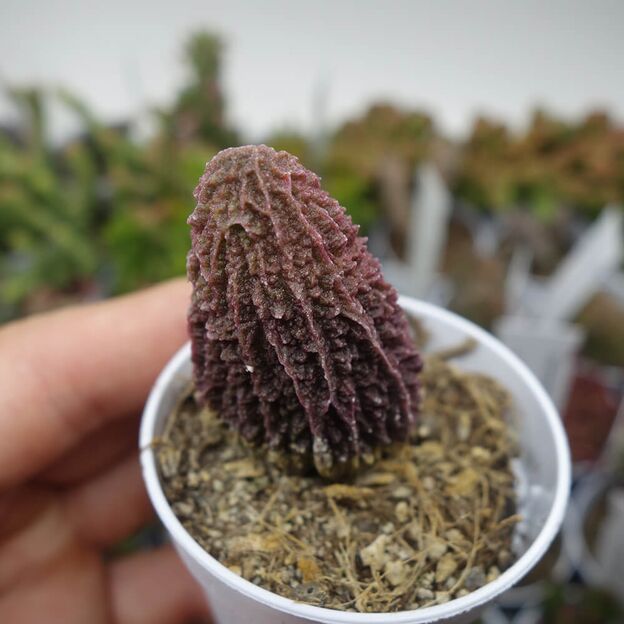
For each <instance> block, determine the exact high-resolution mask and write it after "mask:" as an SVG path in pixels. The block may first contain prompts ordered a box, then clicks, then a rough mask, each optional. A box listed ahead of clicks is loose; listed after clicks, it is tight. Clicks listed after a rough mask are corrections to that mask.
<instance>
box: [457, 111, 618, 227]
mask: <svg viewBox="0 0 624 624" xmlns="http://www.w3.org/2000/svg"><path fill="white" fill-rule="evenodd" d="M453 188H454V190H455V192H456V193H457V195H459V196H460V197H462V198H464V199H466V200H469V201H470V202H471V203H473V204H475V205H477V206H481V207H483V208H488V209H494V210H505V209H513V208H514V207H518V206H528V207H529V208H530V209H531V210H532V212H533V213H534V214H536V216H538V217H540V218H543V219H550V218H552V217H553V216H554V214H555V211H556V209H557V207H558V206H560V205H562V204H567V205H568V206H570V207H572V208H574V209H576V210H580V211H583V212H584V213H586V214H588V215H593V214H595V213H597V212H598V211H599V210H601V209H602V208H603V207H604V206H605V205H606V204H608V203H611V202H620V203H621V202H623V201H624V129H622V128H619V127H617V126H616V125H615V123H614V122H613V121H612V120H611V119H610V118H609V117H608V116H607V115H606V114H604V113H593V114H590V115H588V116H587V117H586V118H584V119H583V120H581V122H580V123H577V124H573V123H569V122H564V121H561V120H558V119H556V118H554V117H553V116H551V115H548V114H547V113H545V112H544V111H537V112H536V113H535V114H534V115H533V119H532V121H531V123H530V125H529V127H528V129H527V130H526V131H525V132H521V133H517V134H514V133H512V132H511V131H510V130H508V129H507V128H506V127H505V126H504V125H502V124H499V123H496V122H493V121H490V120H487V119H479V120H477V122H476V123H475V125H474V127H473V129H472V132H471V135H470V136H469V138H468V140H467V141H466V142H465V144H464V145H463V146H461V147H460V161H459V165H458V171H457V176H456V178H455V181H454V185H453Z"/></svg>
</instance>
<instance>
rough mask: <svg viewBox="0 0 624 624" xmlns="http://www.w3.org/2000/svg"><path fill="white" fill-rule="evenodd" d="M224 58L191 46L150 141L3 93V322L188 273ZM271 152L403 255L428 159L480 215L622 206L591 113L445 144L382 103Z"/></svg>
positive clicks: (279, 136)
mask: <svg viewBox="0 0 624 624" xmlns="http://www.w3.org/2000/svg"><path fill="white" fill-rule="evenodd" d="M222 52H223V45H222V42H221V40H220V38H219V37H217V36H215V35H214V34H210V33H205V32H200V33H196V34H195V35H193V36H192V37H191V38H190V39H189V41H188V43H187V45H186V46H185V60H186V67H187V82H186V84H185V85H184V86H183V88H182V89H181V91H180V93H179V94H178V95H177V97H174V98H173V102H174V103H173V105H172V106H171V107H170V108H168V109H165V110H159V111H157V112H155V113H152V114H154V115H155V118H156V122H157V123H156V132H154V133H153V135H152V137H151V138H150V139H149V140H147V141H145V140H144V141H139V140H137V139H136V138H135V137H134V135H133V131H134V127H133V126H132V125H131V124H127V125H125V126H124V125H120V126H117V127H108V126H106V125H104V124H102V123H101V122H100V121H99V120H98V119H97V118H96V117H95V115H94V114H93V113H92V112H91V110H90V109H89V108H88V107H87V106H86V105H85V104H84V103H83V102H82V101H81V100H80V99H79V98H77V97H76V96H75V95H73V94H70V93H67V92H60V93H59V92H54V93H52V92H49V91H44V90H42V89H39V88H36V87H35V88H22V89H12V90H10V91H8V92H7V95H8V96H9V97H10V98H11V99H12V101H13V103H14V106H15V109H16V111H18V112H19V115H20V120H19V123H17V124H13V125H11V126H4V127H2V126H0V319H6V318H10V317H13V316H17V315H20V314H23V313H27V312H28V311H30V310H33V309H38V308H41V307H49V306H50V305H54V304H55V303H56V302H57V301H59V300H65V299H66V298H67V297H69V298H85V297H97V296H101V295H104V294H109V293H117V292H123V291H127V290H131V289H133V288H136V287H139V286H141V285H143V284H147V283H150V282H154V281H157V280H160V279H163V278H166V277H168V276H171V275H177V274H181V273H183V271H184V264H185V256H186V251H187V248H188V244H189V242H188V232H187V226H186V218H187V216H188V214H189V213H190V211H191V210H192V208H193V204H194V201H193V198H192V190H193V188H194V187H195V185H196V183H197V179H198V177H199V176H200V174H201V172H202V171H203V168H204V165H205V162H206V161H207V160H208V159H210V158H211V156H212V155H213V154H214V153H215V152H216V151H217V150H219V149H221V148H224V147H228V146H231V145H236V144H239V135H238V133H237V132H236V129H235V128H233V127H232V126H231V125H230V124H229V123H228V122H227V106H226V102H225V99H224V96H223V92H222V89H221V60H222ZM52 100H54V101H55V102H56V103H57V104H58V103H60V104H61V105H62V106H63V107H65V109H66V110H67V111H70V112H71V114H73V115H74V116H75V117H76V118H77V119H78V120H79V122H80V126H81V131H80V133H79V134H78V135H77V136H75V137H74V138H72V139H71V140H70V141H68V142H66V143H65V144H64V145H62V146H61V147H57V146H53V144H52V143H51V142H50V141H49V138H48V132H47V115H46V110H47V109H48V105H49V103H50V102H51V101H52ZM146 114H149V113H147V112H146ZM265 142H266V143H267V144H269V145H271V146H273V147H275V148H276V149H285V150H287V151H289V152H291V153H293V154H295V155H296V156H298V157H299V158H300V159H301V161H302V162H303V163H304V164H305V165H306V166H307V167H309V168H311V169H313V170H315V171H317V172H318V173H319V174H320V175H321V177H322V182H323V186H324V188H325V189H326V190H327V191H328V192H329V193H331V194H332V195H333V196H334V197H336V199H338V201H340V203H341V204H342V205H343V206H345V207H346V208H347V210H348V211H349V213H350V214H351V216H352V217H353V219H354V221H355V222H356V223H359V224H360V225H361V226H362V231H363V233H366V232H367V231H370V230H371V229H372V228H374V227H375V226H376V225H377V224H378V223H380V222H384V224H385V226H386V227H387V229H388V231H389V232H390V236H391V244H392V246H393V248H394V250H395V252H396V253H398V254H399V255H401V253H402V242H401V241H402V240H403V238H404V233H405V230H406V219H407V218H408V214H409V202H410V194H411V191H412V186H413V179H414V170H415V168H416V166H417V165H418V164H420V163H422V162H425V161H429V160H434V161H436V162H437V163H438V164H439V165H441V167H442V169H443V171H444V173H445V175H446V178H447V180H448V183H449V184H450V186H451V188H452V189H453V191H454V193H455V195H456V196H457V197H458V198H459V199H460V200H463V201H464V202H467V203H469V204H471V205H472V206H473V207H476V208H479V209H482V210H485V211H488V212H497V211H504V210H505V211H511V210H514V209H516V208H519V207H521V208H522V209H523V212H524V214H525V215H529V217H530V218H532V219H536V220H538V221H542V222H550V221H552V220H553V218H554V217H555V216H557V215H561V214H564V213H565V214H581V215H583V216H585V217H590V218H591V217H592V216H593V215H595V214H596V212H597V211H598V210H599V209H601V208H602V207H603V206H604V205H605V204H606V203H608V202H616V203H623V202H624V129H622V128H619V127H617V126H616V124H615V123H614V122H613V121H612V120H611V119H610V118H609V117H608V116H607V115H605V114H601V113H595V114H592V115H589V116H587V117H586V118H585V119H582V120H581V121H580V122H578V123H573V122H571V121H562V120H559V119H556V118H555V117H553V116H552V115H549V114H546V113H544V112H542V111H538V112H536V113H535V114H534V116H533V119H532V121H531V123H530V124H529V126H528V128H527V129H526V130H524V131H522V132H512V131H511V130H510V129H508V128H507V127H505V126H504V125H502V124H500V123H497V122H495V121H492V120H488V119H480V120H478V121H477V122H476V124H475V126H474V128H473V130H472V132H471V134H470V136H469V137H468V138H467V139H466V140H465V141H463V142H454V143H453V142H451V141H448V140H446V139H445V138H444V137H442V136H441V135H440V133H439V132H438V131H437V130H436V128H435V126H434V123H433V121H432V119H431V118H430V117H429V116H427V115H426V114H423V113H422V112H419V111H418V110H414V109H408V108H400V107H397V106H394V105H392V104H389V103H379V104H376V105H374V106H372V107H370V108H369V109H368V110H366V111H365V112H364V113H363V114H362V115H360V116H358V117H357V118H354V119H352V120H348V121H347V122H345V123H344V124H342V125H341V126H339V127H337V128H334V129H333V131H331V132H327V131H323V132H320V131H319V133H318V134H317V135H316V136H314V135H313V136H307V135H305V134H302V133H301V132H299V131H298V130H297V129H296V128H295V129H288V130H283V131H280V132H276V133H274V134H273V135H271V136H269V137H267V138H266V140H265ZM562 207H563V208H565V211H564V212H562V210H561V208H562ZM554 222H556V220H555V221H554ZM457 265H458V266H461V265H462V262H461V261H460V262H458V263H457ZM465 303H466V306H467V307H470V305H471V303H470V300H466V302H465ZM486 316H487V315H486ZM600 324H601V323H600V322H597V326H600ZM596 336H598V334H596ZM596 340H598V338H596Z"/></svg>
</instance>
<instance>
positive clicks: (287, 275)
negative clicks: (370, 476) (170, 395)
mask: <svg viewBox="0 0 624 624" xmlns="http://www.w3.org/2000/svg"><path fill="white" fill-rule="evenodd" d="M195 198H196V200H197V206H196V208H195V210H194V212H193V214H192V215H191V216H190V218H189V224H190V226H191V241H192V245H191V250H190V252H189V255H188V275H189V278H190V280H191V282H192V284H193V296H192V303H191V308H190V311H189V327H190V333H191V341H192V350H193V366H194V379H195V385H196V391H197V396H198V399H199V400H200V402H202V403H203V404H206V405H208V406H209V407H211V408H212V409H214V410H215V411H216V412H217V413H218V414H219V416H220V418H221V419H223V420H224V421H226V422H227V423H229V424H230V425H232V426H233V427H235V428H236V429H237V430H238V431H239V432H240V434H241V435H242V436H243V437H244V438H245V439H247V440H249V441H250V442H253V443H258V444H266V445H267V446H268V447H269V448H271V449H276V450H278V451H282V452H284V453H287V454H293V455H296V456H303V457H312V458H313V460H314V464H315V466H316V468H317V470H318V471H319V473H320V474H321V475H324V476H331V475H334V474H336V473H337V470H338V469H339V468H340V467H344V466H346V465H348V464H352V463H353V462H354V461H355V462H357V460H358V458H360V457H361V456H362V455H365V454H369V453H371V452H372V451H373V450H374V449H376V448H379V447H381V446H384V445H387V444H390V443H392V442H395V441H404V440H406V438H407V437H408V435H409V431H410V428H411V426H412V425H413V423H414V421H415V418H416V415H417V409H418V397H419V382H418V373H419V371H420V369H421V367H422V363H421V359H420V357H419V354H418V353H417V351H416V349H415V347H414V344H413V340H412V339H411V337H410V335H409V328H408V322H407V319H406V317H405V315H404V313H403V311H402V310H401V308H400V307H399V305H398V302H397V293H396V291H395V290H394V288H393V287H392V286H390V285H389V284H388V283H387V282H386V281H385V280H384V278H383V276H382V273H381V267H380V264H379V261H378V260H377V259H376V258H375V257H374V256H373V255H371V254H370V252H369V251H368V250H367V247H366V239H365V238H363V237H360V236H358V227H357V226H356V225H354V224H353V223H352V221H351V219H350V218H349V217H348V216H347V215H346V213H345V210H344V208H342V207H341V206H340V205H339V204H338V202H337V201H335V200H334V199H333V198H332V197H330V196H329V195H328V194H327V193H326V192H325V191H323V190H322V188H321V185H320V180H319V178H318V177H317V176H316V175H315V174H314V173H312V172H311V171H308V170H307V169H306V168H305V167H303V166H302V165H301V163H300V162H299V161H298V160H297V159H296V158H295V157H293V156H291V155H290V154H288V153H287V152H275V151H274V150H273V149H271V148H269V147H266V146H263V145H261V146H246V147H239V148H232V149H227V150H224V151H222V152H220V153H219V154H217V155H216V156H215V157H214V158H213V159H212V160H211V161H210V162H209V163H208V164H207V166H206V171H205V173H204V175H203V176H202V177H201V179H200V182H199V185H198V187H197V189H196V190H195ZM338 471H339V470H338Z"/></svg>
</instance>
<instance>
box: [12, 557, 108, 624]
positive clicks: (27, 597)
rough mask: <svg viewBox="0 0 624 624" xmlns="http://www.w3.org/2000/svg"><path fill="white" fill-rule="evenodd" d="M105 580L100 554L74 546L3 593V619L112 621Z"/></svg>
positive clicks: (51, 623)
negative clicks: (108, 607) (109, 613)
mask: <svg viewBox="0 0 624 624" xmlns="http://www.w3.org/2000/svg"><path fill="white" fill-rule="evenodd" d="M104 580H105V579H104V572H103V569H102V566H101V564H100V560H99V557H98V555H97V553H94V552H90V551H86V550H82V549H80V548H79V547H77V546H74V547H73V548H71V549H68V550H67V551H66V552H64V555H63V556H62V557H59V558H57V559H55V560H54V561H53V562H50V564H49V565H48V566H47V567H43V568H41V569H40V570H39V571H38V573H37V574H33V575H32V576H29V577H28V578H27V579H24V580H23V582H20V583H18V584H17V585H16V586H14V587H11V590H10V591H7V592H3V593H0V622H3V623H4V622H6V623H7V624H9V623H11V624H12V623H16V624H38V623H39V622H46V624H84V622H89V624H106V623H109V622H110V618H109V615H108V612H107V611H108V609H107V604H106V600H107V595H106V593H105V589H106V585H105V583H104Z"/></svg>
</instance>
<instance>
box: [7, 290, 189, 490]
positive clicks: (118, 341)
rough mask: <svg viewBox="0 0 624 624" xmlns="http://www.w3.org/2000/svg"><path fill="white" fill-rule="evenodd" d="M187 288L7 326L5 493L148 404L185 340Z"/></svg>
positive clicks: (78, 309)
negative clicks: (97, 431) (151, 390)
mask: <svg viewBox="0 0 624 624" xmlns="http://www.w3.org/2000/svg"><path fill="white" fill-rule="evenodd" d="M188 288H189V287H188V285H187V284H186V283H185V282H183V281H182V280H175V281H172V282H168V283H166V284H164V285H161V286H157V287H154V288H150V289H148V290H145V291H143V292H140V293H138V294H134V295H128V296H125V297H121V298H119V299H114V300H111V301H107V302H103V303H97V304H92V305H85V306H80V307H75V308H70V309H66V310H63V311H60V312H54V313H49V314H45V315H42V316H39V317H34V318H31V319H27V320H25V321H19V322H16V323H13V324H10V325H8V326H6V327H5V328H4V329H2V330H0V487H6V486H7V485H11V484H13V483H16V482H18V481H20V480H22V479H24V478H26V477H29V476H31V475H33V474H34V473H35V472H37V471H38V470H39V469H40V468H41V467H43V466H45V465H46V464H49V463H50V462H51V461H52V460H53V459H55V458H57V457H59V456H60V455H61V454H62V453H64V452H65V451H67V449H69V448H71V447H72V446H73V445H74V444H76V443H77V442H78V440H80V439H81V438H82V437H84V436H85V435H86V434H87V433H89V432H90V431H93V430H94V429H96V428H98V427H99V426H101V425H102V423H103V422H105V421H108V420H110V419H114V418H118V417H123V416H127V415H128V414H130V413H132V412H133V411H136V410H138V409H139V408H140V407H141V405H142V403H143V401H144V400H145V396H146V393H147V391H148V389H149V387H150V385H151V384H152V383H153V381H154V378H155V377H156V375H157V373H158V372H159V370H160V369H161V367H162V366H163V364H164V363H165V362H166V360H167V359H168V358H169V357H170V356H171V354H172V353H173V352H174V351H175V350H176V348H178V347H179V346H180V345H181V344H182V343H183V342H184V340H185V339H186V336H187V332H186V321H185V314H186V308H187V303H188V298H189V297H188Z"/></svg>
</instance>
